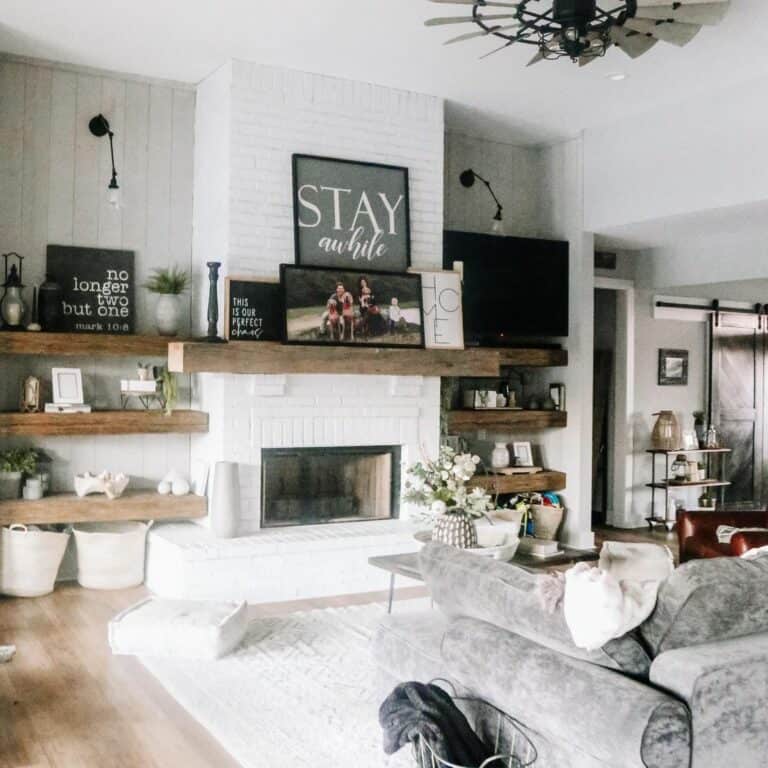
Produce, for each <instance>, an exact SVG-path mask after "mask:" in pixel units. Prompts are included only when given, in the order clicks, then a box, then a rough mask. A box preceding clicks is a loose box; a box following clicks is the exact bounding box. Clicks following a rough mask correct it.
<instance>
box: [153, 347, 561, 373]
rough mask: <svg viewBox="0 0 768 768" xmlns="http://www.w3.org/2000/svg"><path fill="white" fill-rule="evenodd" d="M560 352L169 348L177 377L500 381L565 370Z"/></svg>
mask: <svg viewBox="0 0 768 768" xmlns="http://www.w3.org/2000/svg"><path fill="white" fill-rule="evenodd" d="M567 363H568V353H567V352H566V351H565V350H560V349H479V348H470V349H462V350H445V349H393V348H388V347H387V348H383V347H348V346H337V347H334V346H310V345H306V346H305V345H293V344H279V343H277V342H271V341H263V342H247V341H233V342H230V343H229V344H206V343H205V342H189V341H186V342H171V343H170V344H169V345H168V367H169V369H170V370H171V371H173V372H175V373H262V374H281V373H323V372H325V371H327V370H329V366H335V365H337V366H341V368H334V370H337V371H338V370H343V371H344V373H356V374H370V375H381V374H383V375H397V376H478V377H485V376H487V377H498V376H499V375H500V373H501V368H502V367H505V366H539V367H541V366H555V365H567Z"/></svg>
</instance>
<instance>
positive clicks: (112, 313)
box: [46, 245, 135, 333]
mask: <svg viewBox="0 0 768 768" xmlns="http://www.w3.org/2000/svg"><path fill="white" fill-rule="evenodd" d="M46 273H47V274H48V275H49V277H50V278H52V279H54V280H55V281H56V282H57V283H58V284H59V285H60V286H61V289H62V294H61V312H60V315H59V318H60V319H59V324H58V327H57V328H56V329H55V330H57V331H69V332H73V333H133V332H134V320H135V318H134V292H135V285H134V284H135V273H134V254H133V251H118V250H111V249H107V248H78V247H75V246H71V245H49V246H48V252H47V267H46ZM51 330H54V329H51Z"/></svg>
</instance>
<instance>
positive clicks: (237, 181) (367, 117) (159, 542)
mask: <svg viewBox="0 0 768 768" xmlns="http://www.w3.org/2000/svg"><path fill="white" fill-rule="evenodd" d="M293 153H304V154H316V155H323V156H328V157H339V158H347V159H353V160H363V161H371V162H379V163H388V164H394V165H403V166H407V167H408V169H409V174H410V205H411V209H410V215H411V261H412V264H413V266H415V267H436V268H440V266H441V260H442V256H441V254H442V229H443V155H444V125H443V103H442V100H440V99H437V98H434V97H430V96H424V95H419V94H414V93H409V92H406V91H397V90H392V89H388V88H383V87H379V86H374V85H370V84H368V83H359V82H354V81H348V80H340V79H336V78H331V77H325V76H319V75H313V74H308V73H302V72H295V71H289V70H283V69H276V68H271V67H263V66H259V65H255V64H249V63H245V62H240V61H233V62H230V63H229V64H227V65H226V66H225V67H222V68H221V69H220V70H218V71H217V72H215V73H214V74H213V75H211V76H210V77H209V78H208V79H207V80H205V81H203V83H201V84H200V86H199V89H198V98H197V115H196V137H195V212H194V243H193V248H194V255H195V263H197V264H198V265H199V271H198V273H197V275H196V281H197V290H196V295H197V296H199V297H200V299H201V301H200V303H199V306H198V308H197V311H196V315H197V317H198V320H199V323H200V325H199V327H200V330H201V331H202V330H203V328H204V314H205V303H204V298H205V297H206V296H207V292H206V290H205V288H204V285H205V269H204V263H205V262H206V261H209V260H212V259H216V260H220V261H222V270H221V271H222V274H223V275H236V276H251V277H263V278H272V279H275V278H277V277H278V274H279V265H280V264H281V263H293V261H294V246H293V218H292V202H291V201H292V186H291V157H292V154H293ZM255 343H258V342H255ZM351 354H352V353H351ZM193 401H194V405H195V407H199V408H201V409H203V410H205V411H207V412H208V413H209V414H210V431H209V433H208V434H207V435H201V436H198V437H195V438H194V439H193V441H192V472H193V476H194V475H195V473H196V472H199V471H200V469H201V468H202V467H205V466H209V465H211V464H213V463H214V462H216V461H221V460H227V461H236V462H238V463H239V464H240V477H241V496H242V503H241V508H242V509H241V513H242V514H241V520H240V527H239V533H240V535H241V537H243V538H239V539H235V540H230V541H216V540H213V539H212V534H211V533H210V532H209V531H208V530H206V529H204V528H201V527H200V526H194V525H191V524H182V525H179V524H175V525H171V526H164V527H159V528H158V529H156V530H155V531H154V532H153V534H152V535H151V536H150V546H149V558H148V560H149V562H148V571H147V582H148V584H149V586H150V587H151V588H153V589H155V590H156V591H158V592H161V593H163V594H169V595H172V596H200V597H241V598H244V599H253V600H256V599H258V600H265V599H272V600H281V599H290V598H292V597H309V596H317V595H320V594H334V593H343V592H356V591H365V590H368V589H375V588H381V587H382V586H383V585H384V583H385V582H384V580H383V578H382V574H381V573H376V572H375V571H374V570H373V569H372V568H370V567H368V566H367V563H366V559H367V557H368V556H369V555H371V554H385V553H387V552H393V551H404V550H405V549H406V548H407V546H410V548H411V549H415V542H414V540H413V538H412V533H413V529H412V526H411V525H410V524H408V523H407V522H406V521H375V522H366V523H362V522H361V523H351V524H344V525H341V524H333V525H325V526H313V527H312V529H311V530H310V529H308V528H302V529H300V530H295V531H294V530H288V529H270V530H269V531H266V530H265V531H260V530H259V522H260V518H261V507H260V505H261V450H262V449H263V448H284V447H300V448H314V447H332V446H362V445H398V446H401V447H402V454H401V459H402V463H403V464H407V463H410V462H413V461H414V460H417V459H418V458H419V456H420V454H421V452H422V451H423V452H425V453H427V454H428V455H434V454H435V452H436V451H437V448H438V442H439V411H440V385H439V379H437V378H421V377H399V376H358V375H345V374H344V373H343V371H340V370H334V371H333V372H328V373H325V374H317V375H311V376H305V375H301V376H298V375H287V376H244V375H234V374H233V375H218V374H201V375H198V376H196V377H194V380H193ZM403 511H404V510H401V513H402V512H403ZM405 511H406V512H407V510H405ZM358 526H359V527H358ZM320 529H323V530H320ZM356 531H359V533H356ZM376 542H378V544H377V543H376ZM307 547H309V550H308V549H307ZM308 552H311V555H309V554H308ZM277 572H279V573H280V574H281V577H280V579H278V580H276V579H275V578H274V574H275V573H277ZM267 584H269V586H268V587H267V586H266V585H267Z"/></svg>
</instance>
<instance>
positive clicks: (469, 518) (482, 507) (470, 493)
mask: <svg viewBox="0 0 768 768" xmlns="http://www.w3.org/2000/svg"><path fill="white" fill-rule="evenodd" d="M479 463H480V459H479V457H478V456H473V455H472V454H470V453H456V451H454V450H453V449H452V448H449V447H448V446H443V447H442V448H441V449H440V455H439V456H438V458H437V459H436V460H435V461H425V462H418V463H416V464H414V465H413V466H412V467H409V469H408V479H407V480H406V482H405V488H404V492H403V500H404V501H407V502H410V503H412V504H416V505H417V506H419V507H421V508H422V509H424V510H426V511H427V516H428V517H429V518H431V519H432V521H433V523H434V525H433V528H432V540H433V541H440V542H442V543H443V544H450V545H451V546H454V547H458V548H459V549H471V548H474V547H477V528H476V527H475V519H476V518H479V517H483V516H484V515H487V514H488V512H490V511H491V510H492V509H493V508H494V507H495V504H494V502H493V499H492V498H491V496H490V494H488V493H487V492H486V491H484V490H483V489H482V488H472V489H471V490H470V489H469V488H468V487H467V483H469V481H470V480H471V479H472V477H474V475H475V472H476V471H477V465H478V464H479Z"/></svg>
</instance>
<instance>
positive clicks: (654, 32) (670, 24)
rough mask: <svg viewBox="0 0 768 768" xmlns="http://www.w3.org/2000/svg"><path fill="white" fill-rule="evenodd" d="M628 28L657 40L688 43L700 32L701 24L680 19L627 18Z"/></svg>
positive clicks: (680, 43) (681, 43) (679, 43)
mask: <svg viewBox="0 0 768 768" xmlns="http://www.w3.org/2000/svg"><path fill="white" fill-rule="evenodd" d="M624 26H625V27H626V28H627V29H632V30H634V31H635V32H639V33H640V34H641V35H650V36H651V37H655V38H656V39H657V40H663V41H664V42H665V43H672V45H680V46H683V45H686V44H687V43H690V42H691V40H693V38H694V37H696V35H697V34H698V33H699V30H700V29H701V25H699V24H685V23H682V22H678V21H654V20H653V19H627V20H626V21H625V22H624Z"/></svg>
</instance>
